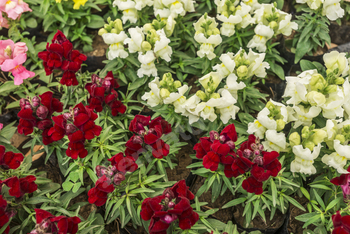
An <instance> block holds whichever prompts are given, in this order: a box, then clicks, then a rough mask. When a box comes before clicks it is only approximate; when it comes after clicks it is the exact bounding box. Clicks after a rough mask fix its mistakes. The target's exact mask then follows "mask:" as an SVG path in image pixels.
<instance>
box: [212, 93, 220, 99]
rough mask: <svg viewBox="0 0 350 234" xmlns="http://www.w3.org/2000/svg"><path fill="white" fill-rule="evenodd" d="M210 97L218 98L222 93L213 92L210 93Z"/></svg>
mask: <svg viewBox="0 0 350 234" xmlns="http://www.w3.org/2000/svg"><path fill="white" fill-rule="evenodd" d="M210 98H214V99H218V98H220V94H218V93H212V94H211V95H210Z"/></svg>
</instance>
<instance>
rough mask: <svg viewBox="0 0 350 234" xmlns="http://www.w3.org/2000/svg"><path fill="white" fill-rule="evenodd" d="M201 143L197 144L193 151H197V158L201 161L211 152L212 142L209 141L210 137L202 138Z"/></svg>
mask: <svg viewBox="0 0 350 234" xmlns="http://www.w3.org/2000/svg"><path fill="white" fill-rule="evenodd" d="M199 141H200V143H197V144H195V146H194V147H193V149H194V150H195V151H196V157H197V158H199V159H201V158H203V157H204V156H205V155H206V154H207V153H208V152H209V151H210V150H211V148H210V146H211V144H212V142H211V141H210V140H209V137H201V138H200V139H199Z"/></svg>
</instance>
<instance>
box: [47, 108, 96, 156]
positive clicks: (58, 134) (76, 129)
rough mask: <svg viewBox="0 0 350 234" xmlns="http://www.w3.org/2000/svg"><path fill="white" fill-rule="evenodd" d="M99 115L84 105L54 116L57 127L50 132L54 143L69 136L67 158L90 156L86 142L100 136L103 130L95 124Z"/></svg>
mask: <svg viewBox="0 0 350 234" xmlns="http://www.w3.org/2000/svg"><path fill="white" fill-rule="evenodd" d="M95 119H97V114H96V113H94V112H93V110H91V109H90V108H88V107H87V106H84V105H83V104H82V103H79V104H78V105H76V106H75V107H74V108H73V109H72V110H71V112H70V113H65V114H63V115H59V116H54V117H52V120H53V121H54V123H55V125H54V126H53V127H52V128H51V129H50V130H49V131H48V135H49V136H51V138H52V140H53V141H58V140H61V139H62V138H63V137H64V135H67V136H68V139H69V141H70V142H69V143H68V149H67V150H66V154H67V156H69V157H71V158H73V159H77V158H78V156H79V157H80V158H85V157H86V156H87V154H88V152H87V150H86V149H85V140H91V139H93V138H94V137H95V136H99V135H100V133H101V131H102V128H101V127H100V126H97V125H96V124H95V122H94V121H95Z"/></svg>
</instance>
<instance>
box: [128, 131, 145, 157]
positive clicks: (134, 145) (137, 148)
mask: <svg viewBox="0 0 350 234" xmlns="http://www.w3.org/2000/svg"><path fill="white" fill-rule="evenodd" d="M142 143H143V140H142V138H141V137H140V136H135V134H134V135H133V136H132V137H131V138H130V139H129V140H128V141H127V142H126V144H125V146H126V149H125V155H126V156H132V157H133V158H137V157H138V156H139V154H141V153H142V152H144V151H145V149H144V148H143V147H142Z"/></svg>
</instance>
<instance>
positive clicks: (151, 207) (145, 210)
mask: <svg viewBox="0 0 350 234" xmlns="http://www.w3.org/2000/svg"><path fill="white" fill-rule="evenodd" d="M164 198H165V197H164V196H163V195H162V196H157V197H153V198H146V199H145V200H143V202H142V205H141V212H140V215H141V218H142V219H143V220H145V221H148V220H150V219H151V218H152V216H153V215H154V213H155V212H159V211H161V210H162V208H163V207H162V205H160V203H161V202H162V200H163V199H164Z"/></svg>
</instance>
